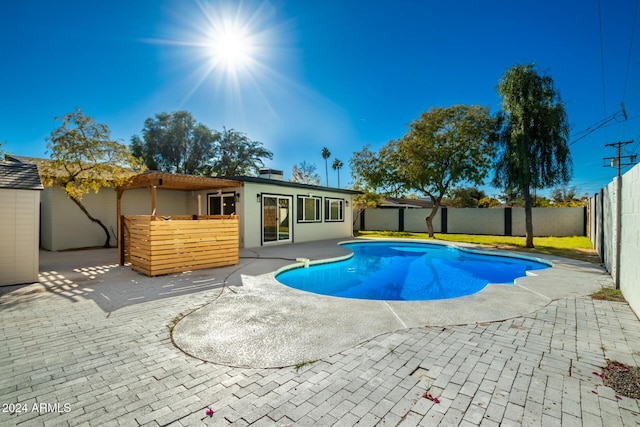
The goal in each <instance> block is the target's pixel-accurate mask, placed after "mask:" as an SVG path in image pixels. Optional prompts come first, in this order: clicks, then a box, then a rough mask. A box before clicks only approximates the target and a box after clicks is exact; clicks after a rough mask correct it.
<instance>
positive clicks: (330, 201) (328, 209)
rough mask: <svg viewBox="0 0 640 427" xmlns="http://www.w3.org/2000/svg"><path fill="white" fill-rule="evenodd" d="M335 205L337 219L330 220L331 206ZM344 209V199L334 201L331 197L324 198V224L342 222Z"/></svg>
mask: <svg viewBox="0 0 640 427" xmlns="http://www.w3.org/2000/svg"><path fill="white" fill-rule="evenodd" d="M334 203H337V204H338V213H339V215H340V217H339V218H331V213H332V210H331V205H332V204H334ZM344 208H345V200H344V199H335V198H332V197H325V199H324V221H325V222H344Z"/></svg>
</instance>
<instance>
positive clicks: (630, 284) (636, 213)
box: [620, 165, 640, 315]
mask: <svg viewBox="0 0 640 427" xmlns="http://www.w3.org/2000/svg"><path fill="white" fill-rule="evenodd" d="M620 236H621V240H620V289H621V290H622V293H623V295H624V297H625V298H626V299H627V301H628V302H629V305H630V306H631V308H632V309H633V310H634V311H635V313H636V315H639V314H640V165H638V166H635V167H634V168H633V169H631V170H630V171H629V172H627V173H626V174H624V176H623V177H622V218H621V233H620Z"/></svg>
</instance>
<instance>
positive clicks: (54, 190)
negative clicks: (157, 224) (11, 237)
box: [42, 186, 195, 251]
mask: <svg viewBox="0 0 640 427" xmlns="http://www.w3.org/2000/svg"><path fill="white" fill-rule="evenodd" d="M190 197H192V193H191V192H186V191H173V190H158V192H157V198H158V210H157V212H156V213H157V215H187V214H193V213H195V212H193V211H190V210H189V204H190V200H189V199H190ZM82 204H83V205H84V206H85V208H86V209H87V211H89V214H90V215H91V216H93V217H95V218H99V219H100V220H101V221H102V223H103V224H104V225H105V226H106V227H107V229H108V230H109V232H110V233H111V245H112V246H116V245H117V240H116V237H115V235H116V233H117V229H118V228H117V218H116V217H117V205H116V191H115V190H114V189H111V188H103V189H102V190H100V191H99V192H98V193H97V194H95V193H93V192H92V193H89V194H86V195H85V196H84V197H83V198H82ZM122 214H123V215H150V214H151V193H150V191H149V190H148V189H146V188H139V189H135V190H128V191H125V192H124V193H123V195H122ZM42 218H43V221H42V247H43V249H47V250H51V251H60V250H65V249H77V248H86V247H95V246H102V245H104V243H105V241H106V235H105V232H104V230H103V229H102V228H101V227H100V226H99V225H98V224H96V223H94V222H92V221H91V220H89V218H87V216H86V215H85V214H84V212H82V211H81V210H80V208H79V207H78V206H77V205H76V204H75V203H74V202H72V201H71V200H70V199H69V198H68V197H67V195H66V193H65V192H64V190H63V189H62V188H60V187H58V186H54V187H49V188H45V189H44V191H43V197H42Z"/></svg>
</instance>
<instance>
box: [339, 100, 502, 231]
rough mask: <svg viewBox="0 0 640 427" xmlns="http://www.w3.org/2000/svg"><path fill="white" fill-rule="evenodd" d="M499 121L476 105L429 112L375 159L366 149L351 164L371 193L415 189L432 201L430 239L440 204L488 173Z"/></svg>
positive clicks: (383, 149)
mask: <svg viewBox="0 0 640 427" xmlns="http://www.w3.org/2000/svg"><path fill="white" fill-rule="evenodd" d="M498 125H499V119H498V118H496V117H493V116H491V115H490V113H489V109H488V108H486V107H480V106H476V105H473V106H467V105H454V106H450V107H439V108H431V109H429V110H428V111H426V112H424V113H422V114H421V115H420V117H419V118H418V119H416V120H414V121H413V122H412V123H411V124H410V125H409V130H408V131H407V133H406V134H405V135H404V137H402V138H401V139H398V140H392V141H390V142H389V143H387V145H385V146H384V147H382V148H381V149H380V151H379V152H378V153H377V154H375V153H372V152H371V151H369V150H368V148H367V147H365V148H364V149H363V150H362V151H361V152H358V153H354V159H353V160H352V162H351V167H352V169H353V168H355V172H356V174H357V175H359V176H361V177H363V179H364V181H365V182H366V183H367V184H368V185H369V186H371V187H372V188H377V189H381V190H382V191H383V192H385V193H387V194H390V193H389V190H392V189H393V190H395V192H396V193H398V192H404V191H410V190H415V191H417V192H419V193H421V194H425V195H427V196H429V197H430V198H431V200H432V201H433V209H432V210H431V212H430V213H429V215H428V216H427V217H426V218H425V222H426V226H427V231H428V232H429V237H434V229H433V218H434V217H435V216H436V214H437V213H438V210H439V209H440V207H441V205H442V199H443V197H444V196H446V195H447V194H449V192H450V191H451V189H452V188H454V187H455V186H456V185H459V184H462V183H471V184H474V185H481V184H483V181H484V177H485V176H486V175H487V173H488V171H489V169H490V168H491V165H492V162H493V158H494V154H495V140H496V139H497V136H498V133H497V131H498Z"/></svg>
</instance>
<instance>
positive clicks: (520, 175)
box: [494, 64, 572, 248]
mask: <svg viewBox="0 0 640 427" xmlns="http://www.w3.org/2000/svg"><path fill="white" fill-rule="evenodd" d="M498 93H499V94H500V96H501V98H502V110H503V111H504V113H503V114H504V119H505V124H504V128H503V130H502V132H501V137H500V152H499V156H498V160H497V162H496V176H495V179H494V185H496V186H497V187H503V188H511V189H514V190H516V191H518V192H520V193H521V194H522V195H523V197H524V201H525V228H526V247H528V248H533V247H534V245H533V221H532V217H531V208H532V206H533V198H532V195H531V192H532V190H535V189H542V188H549V187H552V186H554V185H558V184H564V183H567V182H568V181H569V178H570V177H571V173H572V163H571V155H570V153H569V147H568V145H567V141H568V138H569V123H568V121H567V114H566V112H565V109H564V104H563V103H562V100H561V99H560V94H559V92H558V91H557V90H556V88H555V85H554V83H553V79H552V78H551V77H549V76H547V75H541V74H539V73H538V72H537V70H536V68H535V66H534V65H533V64H530V65H515V66H513V67H512V68H510V69H509V70H507V71H506V72H505V74H504V75H503V76H502V78H501V79H500V83H499V84H498Z"/></svg>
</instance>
